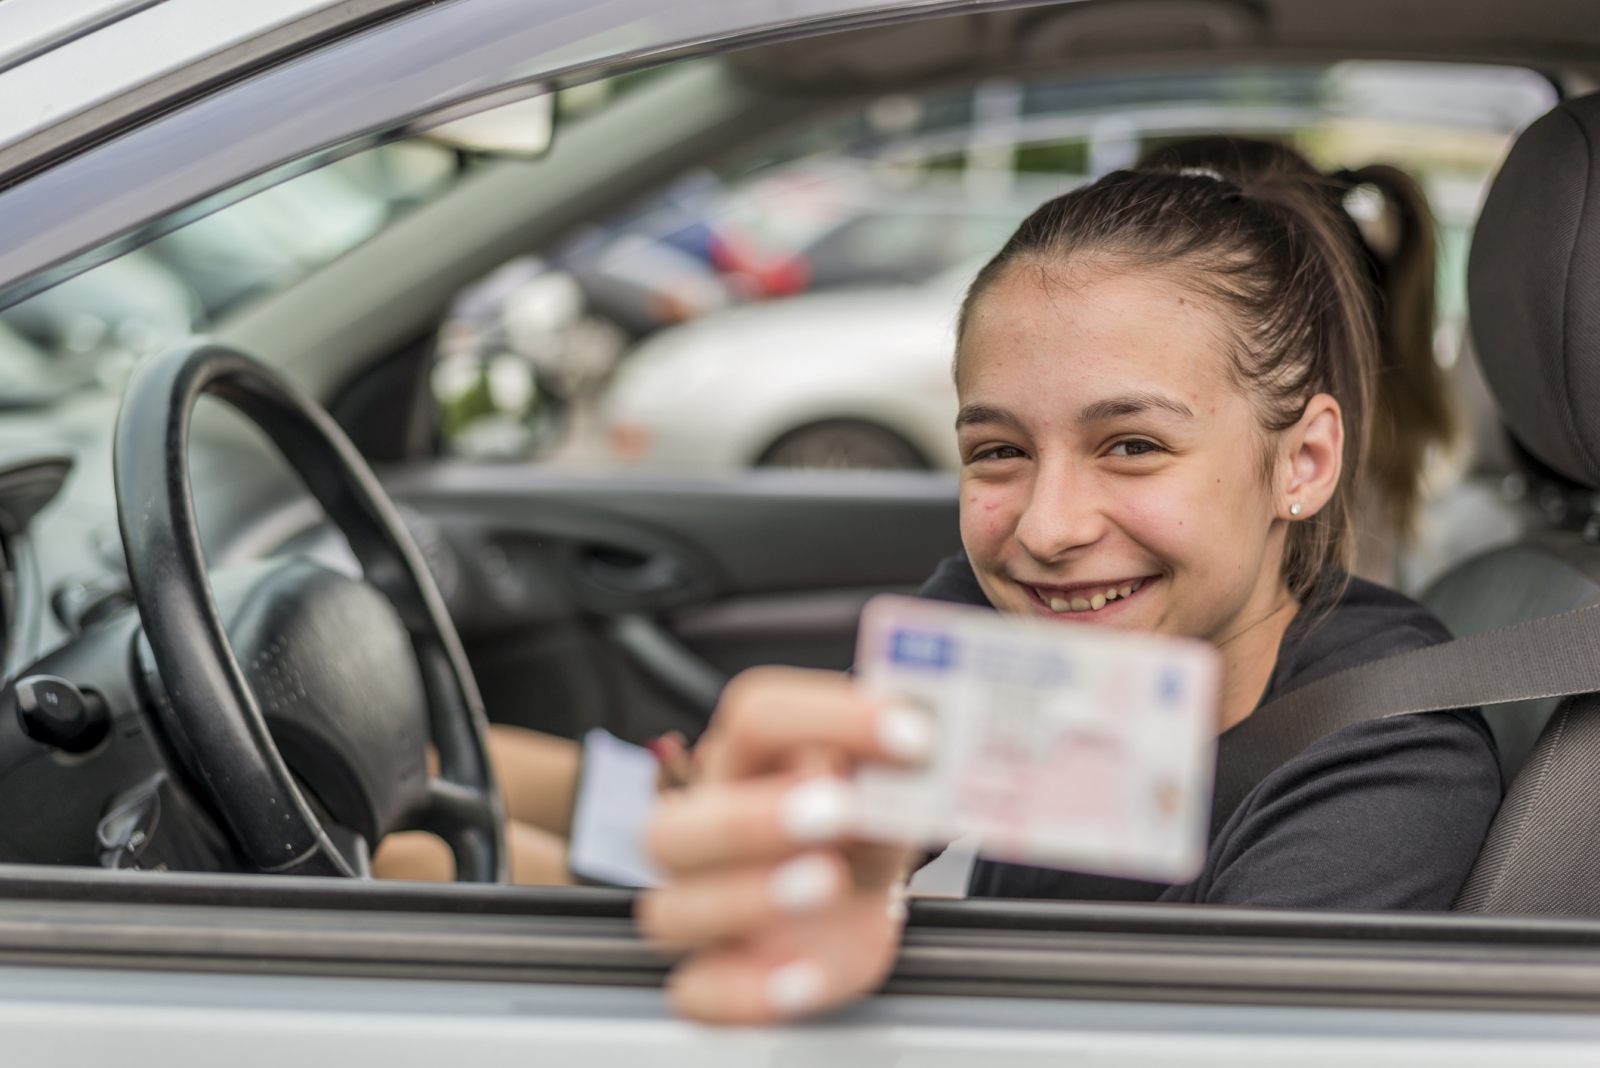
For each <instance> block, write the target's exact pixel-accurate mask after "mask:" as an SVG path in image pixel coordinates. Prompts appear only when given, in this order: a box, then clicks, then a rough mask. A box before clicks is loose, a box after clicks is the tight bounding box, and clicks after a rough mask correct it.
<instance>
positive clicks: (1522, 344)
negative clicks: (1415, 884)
mask: <svg viewBox="0 0 1600 1068" xmlns="http://www.w3.org/2000/svg"><path fill="white" fill-rule="evenodd" d="M1467 293H1468V304H1469V308H1470V311H1471V316H1472V335H1473V341H1474V347H1475V348H1476V350H1477V353H1478V359H1479V362H1480V364H1481V366H1482V369H1483V372H1484V379H1485V381H1486V382H1487V383H1488V385H1489V388H1490V390H1491V392H1492V393H1493V394H1494V397H1495V401H1496V403H1497V405H1498V406H1499V409H1500V416H1501V419H1502V420H1503V421H1504V422H1505V424H1506V427H1507V429H1508V430H1509V431H1510V432H1511V435H1512V436H1513V437H1514V438H1516V439H1517V441H1518V442H1519V443H1520V444H1521V445H1522V446H1523V447H1524V448H1526V449H1527V450H1528V452H1529V453H1531V454H1532V455H1533V456H1534V457H1535V458H1536V459H1538V460H1539V461H1540V462H1541V463H1543V464H1545V465H1546V466H1548V467H1549V468H1551V469H1553V470H1554V471H1556V472H1557V473H1558V474H1560V475H1562V476H1564V477H1565V478H1567V479H1570V480H1571V481H1573V482H1576V483H1578V484H1579V485H1581V486H1584V487H1586V488H1588V489H1590V490H1593V489H1595V488H1596V487H1597V486H1600V94H1596V95H1590V96H1587V97H1580V98H1578V99H1576V100H1569V101H1566V102H1563V103H1562V104H1560V105H1558V106H1557V107H1556V108H1554V109H1553V110H1552V111H1551V112H1550V113H1549V114H1547V115H1545V116H1544V117H1543V118H1541V119H1539V120H1538V121H1537V122H1535V123H1534V124H1533V125H1531V126H1529V127H1528V129H1527V130H1525V131H1524V132H1523V134H1522V135H1521V136H1520V137H1519V138H1518V139H1517V143H1516V145H1515V146H1513V148H1512V151H1511V153H1510V155H1509V156H1508V157H1507V158H1506V162H1505V165H1504V166H1503V167H1502V168H1501V171H1500V174H1499V176H1498V177H1497V178H1496V179H1495V183H1494V186H1493V188H1492V189H1491V190H1490V192H1489V196H1488V198H1487V199H1486V200H1485V202H1484V207H1483V212H1482V214H1481V215H1480V216H1479V219H1478V225H1477V229H1476V231H1475V233H1474V235H1473V242H1472V256H1471V260H1470V262H1469V265H1468V277H1467ZM1424 599H1425V600H1426V601H1427V603H1428V604H1429V605H1430V607H1432V608H1433V609H1434V610H1435V611H1436V612H1438V614H1439V615H1440V617H1441V618H1442V619H1443V620H1444V622H1445V623H1446V625H1448V626H1449V627H1450V628H1451V629H1452V631H1454V632H1455V633H1456V635H1457V636H1458V637H1464V636H1467V635H1469V634H1474V633H1479V632H1482V631H1486V630H1493V629H1495V628H1497V627H1501V626H1506V625H1508V624H1512V623H1517V622H1521V621H1524V620H1527V619H1534V618H1538V617H1541V616H1546V615H1552V614H1554V613H1557V612H1562V611H1566V610H1569V609H1572V608H1579V607H1583V606H1585V605H1589V604H1594V603H1596V602H1597V601H1600V546H1596V545H1591V544H1589V543H1588V542H1586V541H1585V540H1584V539H1583V537H1582V536H1581V535H1577V534H1571V535H1566V534H1545V535H1540V536H1538V537H1534V538H1531V539H1528V540H1525V541H1523V542H1521V543H1518V544H1516V545H1512V546H1508V547H1506V548H1502V549H1498V550H1494V551H1491V552H1489V553H1486V554H1484V555H1482V556H1479V557H1477V558H1475V559H1473V560H1470V561H1468V562H1467V563H1465V564H1463V565H1461V566H1459V567H1457V568H1456V569H1454V570H1453V571H1451V572H1450V573H1449V574H1448V575H1446V576H1444V577H1443V578H1442V579H1440V580H1439V581H1438V582H1436V583H1435V584H1434V586H1433V587H1432V589H1430V590H1429V591H1428V593H1427V594H1426V595H1425V597H1424ZM1594 655H1596V656H1600V649H1597V650H1594ZM1553 706H1554V712H1553V714H1552V707H1553ZM1484 714H1485V716H1486V718H1488V719H1489V721H1490V723H1491V726H1492V728H1493V730H1494V731H1495V735H1496V738H1497V741H1498V742H1499V743H1500V747H1501V763H1502V770H1503V771H1505V772H1506V774H1507V779H1508V781H1509V782H1510V783H1511V786H1510V789H1509V790H1508V792H1507V795H1506V799H1505V802H1504V803H1503V804H1502V805H1501V808H1500V812H1499V813H1498V815H1497V816H1496V817H1495V820H1494V823H1493V825H1492V827H1491V828H1490V831H1489V836H1488V839H1487V841H1486V843H1485V845H1484V848H1483V849H1482V850H1481V852H1480V854H1479V856H1478V859H1477V863H1476V864H1475V865H1474V867H1473V870H1472V873H1471V875H1470V876H1469V877H1468V880H1467V883H1466V885H1465V887H1464V888H1463V890H1462V892H1461V894H1460V896H1459V898H1458V899H1457V901H1456V908H1457V909H1461V910H1465V911H1472V912H1523V913H1547V914H1566V915H1600V695H1593V694H1591V695H1586V696H1582V697H1574V698H1568V699H1566V700H1565V701H1564V702H1562V703H1561V704H1560V705H1559V706H1555V703H1554V702H1550V701H1539V702H1523V703H1521V704H1519V705H1503V706H1500V707H1498V708H1492V707H1491V708H1488V709H1486V710H1485V713H1484ZM1535 738H1536V739H1537V740H1536V741H1535V740H1534V739H1535Z"/></svg>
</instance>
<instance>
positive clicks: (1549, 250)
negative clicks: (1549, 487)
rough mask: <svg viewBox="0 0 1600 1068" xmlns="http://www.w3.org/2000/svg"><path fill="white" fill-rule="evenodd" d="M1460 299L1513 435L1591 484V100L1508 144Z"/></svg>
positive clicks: (1597, 219)
mask: <svg viewBox="0 0 1600 1068" xmlns="http://www.w3.org/2000/svg"><path fill="white" fill-rule="evenodd" d="M1467 297H1468V307H1469V309H1470V310H1471V315H1472V338H1473V343H1474V344H1475V346H1476V347H1477V350H1478V360H1479V362H1480V363H1481V364H1482V366H1483V373H1484V377H1485V378H1487V379H1488V381H1489V387H1490V388H1491V389H1492V390H1493V391H1494V395H1495V399H1496V400H1498V401H1499V402H1500V413H1501V416H1502V417H1503V418H1504V419H1505V422H1506V426H1507V427H1508V428H1509V429H1510V431H1511V433H1512V435H1513V436H1514V437H1515V438H1516V439H1517V440H1518V441H1520V442H1521V443H1522V444H1523V446H1524V447H1526V448H1527V449H1528V451H1529V452H1531V453H1533V455H1534V456H1536V457H1537V458H1538V459H1539V460H1541V461H1543V462H1544V463H1545V464H1547V465H1549V466H1550V467H1552V468H1554V469H1555V470H1556V471H1558V472H1560V473H1561V474H1563V475H1565V476H1567V477H1568V478H1570V479H1572V480H1573V481H1575V482H1578V483H1581V484H1582V485H1584V486H1587V487H1589V488H1590V489H1594V488H1595V487H1597V486H1600V93H1597V94H1594V95H1591V96H1585V97H1580V98H1579V99H1576V100H1569V101H1566V102H1565V103H1562V104H1560V105H1558V106H1557V107H1556V108H1555V109H1554V110H1552V111H1551V112H1550V113H1549V114H1547V115H1545V116H1544V117H1542V118H1541V119H1539V120H1538V121H1537V122H1535V123H1534V124H1533V125H1532V126H1529V127H1528V128H1527V129H1526V130H1525V131H1523V133H1522V136H1521V137H1519V138H1517V143H1516V145H1515V146H1513V147H1512V149H1511V154H1510V156H1508V157H1507V158H1506V162H1505V165H1504V166H1503V167H1502V168H1501V169H1500V176H1499V177H1498V178H1496V179H1495V181H1494V187H1493V188H1492V189H1490V190H1489V196H1488V198H1487V199H1486V200H1485V202H1484V205H1483V213H1482V215H1480V216H1479V218H1478V226H1477V231H1476V233H1475V234H1474V235H1473V239H1472V258H1471V260H1470V262H1469V264H1468V267H1467Z"/></svg>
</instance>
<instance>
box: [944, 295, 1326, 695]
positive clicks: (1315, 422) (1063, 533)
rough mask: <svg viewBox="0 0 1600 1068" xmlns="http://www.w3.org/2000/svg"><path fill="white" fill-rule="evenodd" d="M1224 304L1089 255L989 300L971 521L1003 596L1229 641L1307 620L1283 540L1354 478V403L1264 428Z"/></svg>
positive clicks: (1029, 610)
mask: <svg viewBox="0 0 1600 1068" xmlns="http://www.w3.org/2000/svg"><path fill="white" fill-rule="evenodd" d="M1225 314H1226V312H1225V311H1224V309H1222V308H1220V307H1218V306H1217V305H1216V304H1215V303H1214V302H1213V301H1211V300H1208V299H1205V298H1202V297H1197V296H1196V295H1195V294H1194V293H1192V292H1191V291H1189V290H1188V289H1186V288H1185V287H1183V286H1181V285H1177V284H1175V282H1174V278H1173V276H1172V275H1171V274H1168V273H1162V272H1149V271H1146V272H1138V271H1132V270H1126V271H1114V270H1109V269H1105V268H1103V267H1102V268H1094V267H1091V266H1086V265H1075V266H1073V265H1063V266H1055V267H1052V268H1050V270H1049V273H1048V275H1041V272H1040V270H1039V269H1038V268H1037V266H1035V265H1028V264H1020V265H1017V266H1014V267H1013V268H1012V269H1010V270H1008V271H1006V272H1005V273H1004V274H1003V275H1001V276H1000V277H999V278H998V279H997V280H996V281H995V282H993V283H992V284H991V285H990V286H989V288H988V289H987V290H985V291H984V292H983V293H982V294H981V295H980V296H979V297H978V299H977V301H976V303H975V304H974V305H973V307H972V310H971V313H970V315H969V318H968V320H967V324H966V330H965V333H964V336H963V338H962V346H961V361H960V371H959V375H958V382H957V386H958V389H959V392H960V398H961V414H960V417H959V419H958V427H957V429H958V434H959V440H960V450H961V457H962V472H961V535H962V541H963V543H964V544H965V546H966V549H967V555H968V557H969V558H970V559H971V561H972V566H973V569H974V571H975V572H976V573H977V577H978V581H979V583H980V584H981V585H982V587H983V590H984V592H985V593H986V594H987V595H988V597H989V600H990V601H991V602H992V603H993V604H994V605H995V606H996V607H997V608H999V609H1001V610H1002V611H1007V612H1014V613H1023V614H1030V615H1035V616H1040V617H1044V618H1049V619H1065V620H1072V621H1075V622H1086V623H1102V624H1107V625H1112V626H1118V627H1125V628H1129V629H1135V630H1149V631H1160V632H1163V633H1167V634H1175V635H1185V636H1189V637H1196V638H1204V639H1208V640H1210V641H1212V642H1214V643H1216V644H1219V645H1226V644H1227V643H1228V642H1229V641H1230V640H1232V639H1233V638H1235V637H1237V636H1238V635H1240V634H1242V633H1244V632H1246V631H1248V630H1250V629H1252V627H1253V625H1255V624H1259V623H1262V622H1264V621H1267V620H1269V619H1272V618H1274V617H1283V613H1284V612H1285V611H1287V612H1288V613H1289V616H1292V614H1293V611H1294V608H1295V605H1294V602H1293V601H1292V599H1291V598H1290V596H1289V593H1288V590H1287V588H1286V587H1285V585H1284V582H1283V579H1282V577H1281V563H1282V557H1283V546H1284V536H1285V533H1286V528H1287V524H1288V522H1289V520H1290V518H1291V517H1292V516H1296V517H1300V518H1305V517H1309V516H1310V515H1312V514H1314V513H1315V512H1316V511H1317V509H1319V508H1321V507H1322V505H1323V504H1324V503H1325V502H1326V501H1327V499H1328V497H1329V496H1331V494H1332V492H1333V488H1334V485H1335V484H1336V483H1337V481H1338V465H1339V453H1340V451H1341V445H1342V431H1341V429H1340V426H1339V414H1338V406H1337V404H1336V403H1335V402H1333V401H1332V399H1331V398H1329V397H1326V396H1325V395H1320V394H1319V395H1318V397H1317V398H1314V399H1313V402H1312V403H1311V404H1309V405H1308V406H1307V410H1306V417H1304V418H1302V419H1301V421H1300V423H1299V424H1297V426H1295V427H1291V428H1290V429H1289V430H1287V431H1284V432H1282V433H1281V434H1278V435H1270V436H1269V435H1267V434H1265V433H1264V432H1263V431H1262V430H1261V429H1260V426H1259V420H1258V419H1257V416H1256V413H1255V411H1254V410H1253V408H1252V405H1251V402H1250V399H1249V397H1248V396H1247V394H1246V393H1245V391H1244V389H1243V388H1241V386H1240V385H1239V384H1238V381H1237V379H1236V376H1235V375H1234V374H1233V373H1232V371H1231V368H1232V364H1231V361H1230V357H1229V350H1228V345H1229V337H1230V335H1229V331H1228V324H1227V321H1226V319H1224V318H1223V316H1224V315H1225ZM1330 406H1331V407H1330ZM1264 460H1267V461H1269V462H1267V463H1264ZM1268 471H1270V473H1267V472H1268ZM1295 504H1299V506H1300V507H1299V510H1298V511H1297V512H1291V511H1290V508H1291V507H1292V506H1293V505H1295ZM1283 622H1284V624H1285V625H1286V622H1287V617H1283ZM1267 629H1269V630H1270V629H1277V631H1278V633H1279V634H1281V628H1267ZM1276 644H1277V643H1276V639H1274V640H1273V641H1272V643H1271V645H1272V655H1273V656H1275V655H1276ZM1269 667H1270V662H1269Z"/></svg>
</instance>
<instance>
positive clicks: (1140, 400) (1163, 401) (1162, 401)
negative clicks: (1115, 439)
mask: <svg viewBox="0 0 1600 1068" xmlns="http://www.w3.org/2000/svg"><path fill="white" fill-rule="evenodd" d="M1152 409H1160V410H1162V411H1168V412H1171V413H1173V414H1174V415H1181V416H1183V417H1184V418H1186V419H1193V418H1194V411H1193V410H1192V409H1191V408H1190V407H1189V406H1188V405H1187V404H1185V403H1183V402H1182V401H1179V400H1173V399H1172V398H1171V397H1164V396H1162V395H1161V394H1159V393H1125V394H1123V395H1122V396H1120V397H1108V398H1106V399H1105V400H1098V401H1095V402H1094V403H1093V404H1085V405H1084V406H1083V407H1082V408H1080V409H1078V422H1080V423H1098V422H1101V421H1103V420H1106V419H1118V418H1121V417H1122V416H1125V415H1138V414H1139V413H1140V412H1148V411H1151V410H1152Z"/></svg>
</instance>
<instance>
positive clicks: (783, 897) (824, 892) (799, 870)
mask: <svg viewBox="0 0 1600 1068" xmlns="http://www.w3.org/2000/svg"><path fill="white" fill-rule="evenodd" d="M838 890H839V869H838V868H837V867H836V866H835V865H834V864H833V862H832V861H830V860H829V859H828V858H827V857H825V856H821V855H819V854H817V853H808V854H806V855H805V856H801V857H795V858H794V859H793V860H789V861H785V862H784V863H782V864H780V865H778V866H777V867H776V868H774V869H773V870H772V875H771V876H770V877H769V878H768V880H767V893H768V894H769V895H770V896H771V898H772V903H773V904H774V905H776V906H777V907H778V908H779V909H781V910H783V911H784V912H810V911H811V910H812V909H815V908H819V907H821V906H822V905H826V904H827V903H828V902H829V901H832V900H833V896H834V894H835V893H837V892H838Z"/></svg>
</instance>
